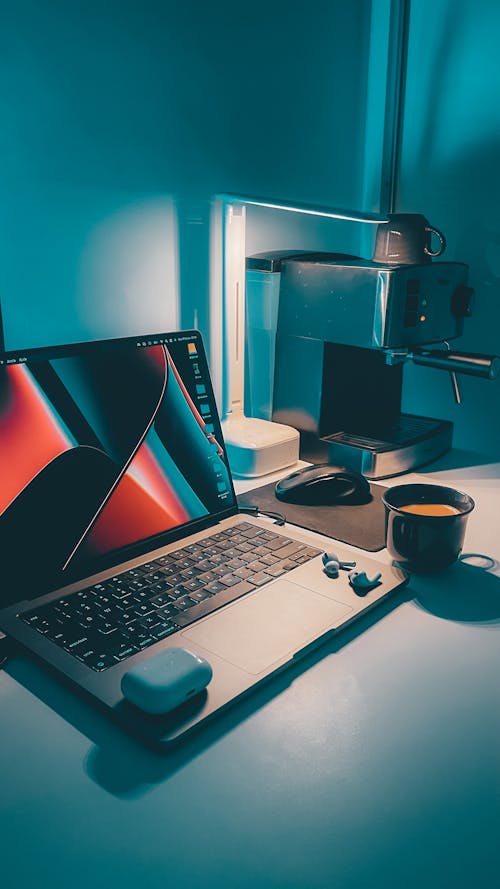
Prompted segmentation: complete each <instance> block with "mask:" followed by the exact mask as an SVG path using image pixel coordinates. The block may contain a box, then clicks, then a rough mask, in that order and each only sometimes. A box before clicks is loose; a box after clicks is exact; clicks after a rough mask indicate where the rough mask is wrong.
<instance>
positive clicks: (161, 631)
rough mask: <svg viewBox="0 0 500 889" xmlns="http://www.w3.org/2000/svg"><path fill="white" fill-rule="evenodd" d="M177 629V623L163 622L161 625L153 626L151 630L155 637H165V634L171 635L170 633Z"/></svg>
mask: <svg viewBox="0 0 500 889" xmlns="http://www.w3.org/2000/svg"><path fill="white" fill-rule="evenodd" d="M178 629H179V627H178V626H177V624H173V623H170V624H169V623H165V624H163V625H160V626H158V627H155V628H154V630H153V635H154V636H155V638H156V639H165V637H166V636H171V635H172V633H175V632H176V630H178Z"/></svg>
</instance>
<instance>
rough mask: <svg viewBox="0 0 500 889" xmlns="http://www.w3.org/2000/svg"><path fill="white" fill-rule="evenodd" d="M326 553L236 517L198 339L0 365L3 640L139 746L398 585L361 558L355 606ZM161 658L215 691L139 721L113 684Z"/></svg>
mask: <svg viewBox="0 0 500 889" xmlns="http://www.w3.org/2000/svg"><path fill="white" fill-rule="evenodd" d="M328 544H329V540H328V538H324V537H321V536H319V535H316V534H313V533H311V532H308V531H306V530H304V529H301V528H299V527H296V526H293V525H286V526H285V527H278V526H276V525H275V524H273V523H272V522H271V521H270V520H269V519H266V518H259V517H254V516H247V515H242V514H240V513H239V511H238V505H237V501H236V496H235V492H234V487H233V481H232V478H231V472H230V469H229V466H228V463H227V460H226V455H225V451H224V441H223V438H222V433H221V426H220V422H219V416H218V412H217V407H216V403H215V398H214V393H213V390H212V385H211V381H210V376H209V372H208V366H207V360H206V355H205V351H204V347H203V342H202V338H201V335H200V333H199V332H197V331H194V330H190V331H180V332H176V333H164V334H157V335H152V336H148V337H142V338H141V339H139V340H138V339H132V338H125V339H120V340H112V341H99V342H93V343H81V344H77V345H71V346H59V347H56V348H53V349H45V348H44V349H33V350H31V351H29V352H27V353H24V354H20V353H3V355H0V564H1V566H2V576H3V580H2V591H1V594H0V629H2V630H3V631H4V632H5V633H7V634H8V635H9V636H11V637H12V638H13V639H15V640H17V642H18V643H20V644H21V645H22V646H24V648H25V649H27V650H28V651H29V652H31V653H32V654H33V655H34V656H35V657H36V658H37V659H39V661H40V662H43V664H45V665H46V666H47V667H49V668H51V669H52V670H54V671H56V673H57V674H58V675H59V677H61V678H64V680H66V681H67V682H69V683H71V684H72V685H73V687H75V688H76V689H78V690H79V691H80V692H82V693H84V694H85V695H87V696H89V697H90V698H91V699H92V700H93V701H94V702H97V703H99V704H100V705H101V706H102V707H104V708H105V710H106V711H107V712H108V713H109V714H111V715H112V716H113V717H115V718H116V719H117V720H118V721H119V722H120V723H121V724H122V725H124V726H125V727H126V728H128V729H130V730H131V731H133V732H134V733H135V734H138V735H139V736H140V737H142V738H143V739H145V740H148V741H150V742H152V743H154V744H155V745H160V746H168V745H169V744H171V743H173V742H175V741H179V739H181V738H183V737H185V736H186V735H187V734H188V733H189V732H191V731H192V730H193V729H194V728H196V727H199V726H200V725H202V724H203V723H205V722H206V721H207V720H208V719H210V718H212V717H214V716H215V715H216V714H217V713H218V712H220V711H221V710H222V709H223V708H225V707H227V706H228V705H229V704H231V703H232V702H234V701H235V700H237V699H238V698H240V697H241V696H242V695H245V694H247V693H248V692H250V691H251V690H252V689H253V688H255V687H256V686H257V685H259V684H260V683H261V682H263V681H264V680H267V679H269V678H270V677H271V676H272V675H274V674H275V673H276V672H277V671H280V670H282V669H284V668H286V667H287V666H288V665H290V664H291V663H293V662H294V661H295V659H297V658H298V657H300V656H301V655H303V654H305V653H306V652H308V651H310V649H311V647H312V646H315V645H319V644H321V643H322V642H324V641H325V640H327V639H328V638H329V637H330V636H331V635H332V634H333V633H336V632H338V630H340V629H341V628H342V627H344V626H345V625H346V624H348V623H351V622H352V621H353V620H355V619H356V618H358V617H359V616H360V615H361V614H363V613H364V612H365V611H367V609H369V608H371V607H373V606H374V605H375V604H376V603H377V602H380V600H382V599H384V598H385V597H386V596H387V595H389V594H390V593H391V592H393V591H395V590H396V589H397V588H398V587H399V586H401V585H402V584H403V583H405V581H406V576H405V575H404V574H403V572H402V571H400V570H399V569H397V568H395V567H393V566H386V565H382V564H380V563H378V562H373V561H372V560H370V559H369V558H365V557H364V556H362V557H360V558H358V559H357V562H358V565H357V568H358V570H361V571H362V570H365V571H366V572H367V574H368V575H370V574H374V573H375V572H378V571H381V572H382V577H381V582H380V584H379V586H377V587H376V588H375V589H374V590H372V591H371V592H369V593H368V594H367V595H366V596H364V597H359V596H357V595H356V594H355V593H354V591H353V589H352V588H351V587H350V586H349V583H348V578H347V573H346V572H343V571H341V572H340V577H339V578H338V579H336V580H333V579H331V578H328V577H327V576H326V575H325V573H324V571H323V563H322V559H321V556H322V552H323V550H324V549H325V547H327V545H328ZM330 548H331V541H330ZM334 549H335V551H336V552H338V554H339V555H340V558H343V557H345V558H346V559H347V558H349V557H351V558H352V555H351V556H350V554H349V552H348V551H347V550H346V549H345V548H343V547H342V546H341V545H340V544H337V543H336V542H335V544H334ZM170 646H181V647H184V648H187V649H188V650H190V651H192V652H193V653H195V654H198V655H200V656H202V657H204V658H205V659H206V660H208V661H209V663H210V664H211V666H212V669H213V678H212V681H211V682H210V684H209V686H208V688H207V689H206V690H205V691H204V692H203V693H201V694H200V695H197V697H196V698H192V699H191V700H189V701H186V703H185V704H181V705H180V706H179V707H178V708H177V709H176V710H175V711H172V712H171V713H169V714H166V715H164V716H148V715H146V714H144V713H142V712H141V711H139V710H137V709H136V708H135V707H134V706H133V705H132V704H129V703H128V702H127V701H125V700H124V698H123V696H122V693H121V679H122V676H123V674H124V673H125V672H126V671H128V670H129V669H130V668H131V667H132V666H135V665H136V664H137V663H139V662H141V661H143V660H144V659H146V658H149V657H151V656H152V655H155V654H157V653H158V652H159V651H161V650H162V649H166V648H168V647H170Z"/></svg>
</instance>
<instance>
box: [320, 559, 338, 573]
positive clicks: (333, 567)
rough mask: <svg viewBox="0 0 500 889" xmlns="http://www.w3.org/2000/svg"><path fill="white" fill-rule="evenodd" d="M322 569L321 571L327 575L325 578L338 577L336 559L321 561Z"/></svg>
mask: <svg viewBox="0 0 500 889" xmlns="http://www.w3.org/2000/svg"><path fill="white" fill-rule="evenodd" d="M323 564H324V566H325V567H324V568H323V571H324V572H325V574H326V575H327V577H338V576H339V563H338V562H337V560H336V559H329V560H328V561H327V562H325V561H324V560H323Z"/></svg>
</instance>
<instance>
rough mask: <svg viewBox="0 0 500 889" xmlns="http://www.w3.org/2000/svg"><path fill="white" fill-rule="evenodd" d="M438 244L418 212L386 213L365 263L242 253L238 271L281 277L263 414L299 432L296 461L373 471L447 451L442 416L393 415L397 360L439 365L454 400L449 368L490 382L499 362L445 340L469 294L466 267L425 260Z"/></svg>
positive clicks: (401, 468) (379, 473)
mask: <svg viewBox="0 0 500 889" xmlns="http://www.w3.org/2000/svg"><path fill="white" fill-rule="evenodd" d="M415 232H418V239H417V240H416V239H415ZM432 233H434V234H432ZM434 236H437V237H438V238H439V241H440V246H439V248H438V249H437V250H435V251H433V250H432V249H431V240H432V238H433V237H434ZM444 248H445V241H444V237H443V236H442V235H441V233H439V232H438V231H436V230H435V229H432V227H431V226H429V225H428V223H427V221H426V220H425V218H424V217H419V219H417V218H416V216H415V214H393V216H392V217H390V218H389V223H388V225H380V226H379V229H378V231H377V237H376V244H375V251H374V254H373V258H372V259H369V260H367V259H361V258H359V257H356V256H350V255H346V254H336V253H304V252H302V253H300V252H295V253H294V252H291V251H285V252H273V253H264V254H259V255H257V256H252V257H248V258H247V260H246V266H247V270H252V271H253V272H255V271H259V272H261V273H262V274H264V275H276V274H278V275H279V276H280V282H279V307H278V320H277V331H276V344H275V346H276V348H275V364H274V387H273V410H272V419H273V420H274V421H276V422H279V423H283V424H286V425H287V426H293V427H295V428H296V429H297V430H299V433H300V456H301V457H302V459H304V460H308V461H310V462H313V463H319V462H329V463H334V464H342V465H344V466H348V467H350V468H352V469H355V470H357V471H358V472H361V473H362V474H363V475H365V476H366V477H367V478H370V479H379V478H386V477H390V476H395V475H399V474H401V473H403V472H408V471H410V470H412V469H416V468H417V467H420V466H422V465H424V464H426V463H430V462H431V461H432V460H434V459H436V458H437V457H439V456H441V455H442V454H444V453H445V452H446V451H447V450H449V448H450V447H451V444H452V431H453V424H452V423H451V422H449V421H447V420H440V419H436V418H430V417H422V416H416V415H412V414H404V413H402V412H401V396H402V386H403V373H404V365H405V363H406V362H408V361H411V362H413V363H414V364H419V365H424V366H427V367H434V368H439V369H442V370H445V371H448V372H449V373H450V374H451V378H452V383H453V389H454V393H455V398H456V399H457V401H459V400H460V390H459V387H458V382H457V376H456V375H457V374H459V373H463V374H472V375H474V376H479V377H483V378H485V379H493V378H494V377H495V376H496V373H497V371H498V369H499V363H500V359H498V358H497V356H494V355H479V354H470V353H465V352H458V351H452V349H451V348H450V345H449V343H450V341H452V340H456V339H457V338H458V337H460V335H461V334H462V332H463V325H464V318H466V317H467V316H468V315H470V314H471V307H472V296H473V291H472V288H470V287H469V285H468V267H467V265H465V264H464V263H460V262H444V261H435V260H434V259H433V257H434V256H438V255H440V254H441V253H442V252H443V250H444Z"/></svg>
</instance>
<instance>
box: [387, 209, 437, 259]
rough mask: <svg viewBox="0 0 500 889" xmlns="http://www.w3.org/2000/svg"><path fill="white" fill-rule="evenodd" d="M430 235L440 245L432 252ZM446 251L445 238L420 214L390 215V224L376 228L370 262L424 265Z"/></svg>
mask: <svg viewBox="0 0 500 889" xmlns="http://www.w3.org/2000/svg"><path fill="white" fill-rule="evenodd" d="M433 235H434V237H435V239H437V241H438V242H439V246H438V247H437V248H436V249H435V250H433V249H432V236H433ZM445 249H446V240H445V237H444V235H443V234H442V232H440V231H438V229H437V228H434V226H432V225H430V223H429V222H428V221H427V219H426V218H425V216H422V214H421V213H392V214H391V215H390V216H389V222H388V223H384V224H380V225H379V226H378V228H377V236H376V241H375V252H374V254H373V259H374V261H375V262H380V263H383V264H384V265H387V264H389V265H423V264H425V263H428V262H431V260H432V257H433V256H441V253H444V251H445Z"/></svg>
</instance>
